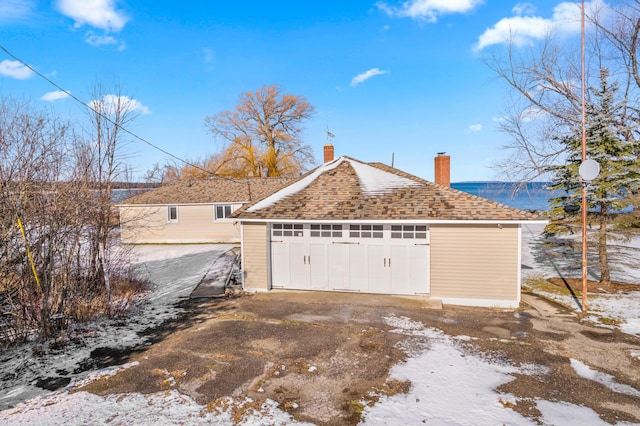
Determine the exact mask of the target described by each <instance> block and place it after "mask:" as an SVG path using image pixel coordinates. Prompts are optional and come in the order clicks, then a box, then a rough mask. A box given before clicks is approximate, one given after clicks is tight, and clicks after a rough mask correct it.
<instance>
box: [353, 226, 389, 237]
mask: <svg viewBox="0 0 640 426" xmlns="http://www.w3.org/2000/svg"><path fill="white" fill-rule="evenodd" d="M382 229H383V226H382V225H349V237H351V238H382V237H383V233H382Z"/></svg>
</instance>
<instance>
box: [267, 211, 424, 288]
mask: <svg viewBox="0 0 640 426" xmlns="http://www.w3.org/2000/svg"><path fill="white" fill-rule="evenodd" d="M270 233H271V286H272V287H273V288H288V289H297V290H335V291H359V292H365V293H385V294H425V293H429V228H428V226H427V225H418V224H402V225H399V224H398V225H380V224H291V223H275V224H272V225H271V229H270Z"/></svg>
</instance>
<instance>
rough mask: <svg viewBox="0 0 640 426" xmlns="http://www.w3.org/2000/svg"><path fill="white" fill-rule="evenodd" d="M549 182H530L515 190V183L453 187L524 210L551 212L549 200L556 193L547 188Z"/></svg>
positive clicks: (454, 184)
mask: <svg viewBox="0 0 640 426" xmlns="http://www.w3.org/2000/svg"><path fill="white" fill-rule="evenodd" d="M547 185H549V182H529V183H527V184H526V185H524V186H523V187H522V188H520V189H519V190H518V191H516V190H515V188H516V183H513V182H453V183H451V187H452V188H454V189H457V190H459V191H464V192H468V193H469V194H473V195H477V196H480V197H483V198H488V199H489V200H492V201H497V202H499V203H502V204H506V205H507V206H510V207H515V208H517V209H522V210H549V209H550V206H549V198H552V197H553V196H554V191H551V190H549V189H547V188H546V186H547Z"/></svg>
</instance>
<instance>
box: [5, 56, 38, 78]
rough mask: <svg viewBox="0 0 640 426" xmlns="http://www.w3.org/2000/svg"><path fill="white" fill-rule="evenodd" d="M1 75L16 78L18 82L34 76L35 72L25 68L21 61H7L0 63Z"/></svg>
mask: <svg viewBox="0 0 640 426" xmlns="http://www.w3.org/2000/svg"><path fill="white" fill-rule="evenodd" d="M0 75H3V76H5V77H11V78H15V79H16V80H26V79H27V78H30V77H32V76H33V71H31V70H30V69H29V68H28V67H26V66H24V65H23V64H22V62H20V61H10V60H8V59H5V60H4V61H2V62H0Z"/></svg>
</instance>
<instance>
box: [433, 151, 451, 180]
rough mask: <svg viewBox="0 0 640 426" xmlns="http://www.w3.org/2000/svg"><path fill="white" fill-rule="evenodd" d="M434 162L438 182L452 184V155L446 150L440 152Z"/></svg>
mask: <svg viewBox="0 0 640 426" xmlns="http://www.w3.org/2000/svg"><path fill="white" fill-rule="evenodd" d="M433 163H434V170H435V181H436V183H437V184H439V185H444V186H451V165H450V164H451V157H449V156H448V155H446V152H439V153H438V156H437V157H436V158H435V159H434V162H433Z"/></svg>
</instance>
